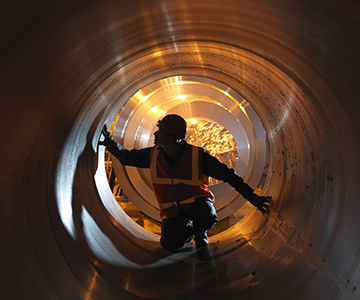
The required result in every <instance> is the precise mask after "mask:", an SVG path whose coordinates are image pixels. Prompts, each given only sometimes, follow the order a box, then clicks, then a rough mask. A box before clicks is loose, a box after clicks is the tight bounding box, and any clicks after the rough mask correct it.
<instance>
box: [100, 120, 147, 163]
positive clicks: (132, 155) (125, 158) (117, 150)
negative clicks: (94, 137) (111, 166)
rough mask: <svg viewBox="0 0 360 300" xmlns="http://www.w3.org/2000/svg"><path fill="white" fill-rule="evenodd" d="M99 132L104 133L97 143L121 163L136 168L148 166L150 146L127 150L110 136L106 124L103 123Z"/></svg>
mask: <svg viewBox="0 0 360 300" xmlns="http://www.w3.org/2000/svg"><path fill="white" fill-rule="evenodd" d="M101 133H102V134H103V135H104V137H105V139H104V141H99V145H103V146H105V147H106V149H107V150H108V151H109V152H110V153H111V154H112V155H113V156H115V157H116V158H117V160H118V161H120V163H121V164H122V165H125V166H132V167H138V168H150V153H151V149H152V147H149V148H144V149H140V150H137V149H133V150H127V149H125V148H124V147H123V146H121V145H120V144H119V143H118V142H116V141H115V139H114V138H113V137H112V135H111V133H110V132H109V131H108V129H107V126H106V124H105V125H104V127H103V129H102V131H101Z"/></svg>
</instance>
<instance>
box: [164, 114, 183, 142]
mask: <svg viewBox="0 0 360 300" xmlns="http://www.w3.org/2000/svg"><path fill="white" fill-rule="evenodd" d="M158 126H159V128H161V129H162V130H164V131H165V132H166V133H170V134H172V135H174V136H175V137H176V138H178V139H184V138H185V137H186V132H187V124H186V121H185V120H184V119H183V118H182V117H180V116H179V115H167V116H165V117H164V118H163V119H162V120H159V122H158Z"/></svg>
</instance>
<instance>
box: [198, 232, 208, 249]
mask: <svg viewBox="0 0 360 300" xmlns="http://www.w3.org/2000/svg"><path fill="white" fill-rule="evenodd" d="M208 244H209V239H208V236H207V234H206V233H205V234H203V235H202V236H201V237H200V238H198V237H196V236H195V245H196V248H197V249H199V248H202V247H204V246H207V245H208Z"/></svg>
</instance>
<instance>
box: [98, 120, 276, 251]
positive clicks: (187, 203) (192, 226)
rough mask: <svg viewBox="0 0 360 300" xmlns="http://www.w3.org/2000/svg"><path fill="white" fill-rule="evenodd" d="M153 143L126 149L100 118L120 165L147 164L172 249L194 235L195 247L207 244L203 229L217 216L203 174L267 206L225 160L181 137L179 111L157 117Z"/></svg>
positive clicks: (264, 209) (182, 128) (163, 238)
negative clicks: (225, 183)
mask: <svg viewBox="0 0 360 300" xmlns="http://www.w3.org/2000/svg"><path fill="white" fill-rule="evenodd" d="M157 126H158V130H157V131H156V132H155V133H154V135H155V139H154V143H155V146H153V147H149V148H143V149H140V150H137V149H133V150H127V149H125V148H124V147H122V146H121V145H120V144H119V143H117V142H116V141H115V139H114V138H113V137H112V136H111V134H110V132H109V131H108V129H107V126H106V124H105V125H104V127H103V129H102V134H103V135H104V137H105V140H104V141H101V142H99V144H101V145H104V146H106V148H107V150H108V151H109V152H110V153H111V154H112V155H114V156H115V157H116V158H117V159H118V160H119V161H120V163H121V164H122V165H126V166H134V167H138V168H148V169H150V173H151V182H152V187H153V190H154V193H155V196H156V199H157V201H158V204H159V207H160V216H161V219H162V226H161V238H160V244H161V245H162V246H163V247H164V248H165V249H167V250H170V251H174V250H176V249H178V248H180V247H182V246H183V245H184V244H185V243H186V242H190V241H191V240H192V238H193V237H194V236H195V238H194V240H195V245H196V248H201V247H204V246H206V245H208V236H207V231H208V230H209V229H211V228H212V227H213V226H214V225H215V223H216V222H217V221H218V218H217V215H216V210H215V208H214V205H213V203H214V201H215V198H214V195H213V194H212V193H211V191H210V190H209V189H207V185H208V182H209V176H211V177H214V178H215V179H218V180H223V181H224V182H227V183H228V184H230V185H231V186H232V187H234V188H235V189H236V191H238V192H239V193H240V194H241V195H242V196H243V197H244V198H246V199H247V200H249V201H250V203H251V204H253V205H254V206H256V207H257V208H258V209H259V210H260V211H261V212H267V211H268V209H269V205H268V203H269V202H270V201H271V197H263V196H258V195H256V194H254V191H253V189H252V188H251V187H250V186H249V185H247V184H246V183H245V182H244V181H243V179H242V178H241V177H240V176H239V175H237V174H236V173H235V171H234V170H233V169H229V168H228V167H227V166H226V165H225V164H223V163H220V161H219V160H218V159H217V158H215V157H213V156H211V155H210V154H209V153H207V152H206V151H205V150H204V149H203V148H200V147H196V146H192V145H190V144H188V143H187V142H186V141H185V138H186V132H187V124H186V121H185V120H184V119H183V118H182V117H181V116H179V115H174V114H172V115H167V116H165V117H164V118H163V119H162V120H159V121H158V124H157Z"/></svg>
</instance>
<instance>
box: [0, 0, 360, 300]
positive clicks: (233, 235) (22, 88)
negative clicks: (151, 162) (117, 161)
mask: <svg viewBox="0 0 360 300" xmlns="http://www.w3.org/2000/svg"><path fill="white" fill-rule="evenodd" d="M2 6H3V7H2V9H1V20H2V21H1V22H2V23H1V44H0V45H1V50H0V66H1V77H0V94H1V98H0V99H1V103H2V109H1V117H0V122H1V125H2V126H1V136H2V139H3V141H4V145H3V147H2V150H1V156H0V157H1V158H0V159H1V182H0V187H1V206H0V208H1V210H0V211H1V213H0V214H1V215H0V222H1V228H2V229H1V231H2V233H1V240H0V242H1V245H2V247H1V255H2V259H1V265H0V267H1V270H2V272H1V284H0V295H1V297H2V298H4V299H23V298H27V299H117V298H119V297H120V298H124V299H142V298H172V299H191V298H195V297H207V298H210V299H221V298H225V299H231V298H235V297H243V298H244V299H250V298H251V299H264V298H265V299H315V298H316V299H358V298H359V293H360V286H359V283H360V257H359V250H360V242H359V239H358V232H359V231H360V221H359V218H358V216H359V214H360V204H359V201H358V193H357V190H358V189H357V187H358V182H357V181H358V178H359V171H358V170H359V157H358V154H359V153H360V145H359V136H360V131H359V127H360V126H359V125H360V124H359V118H358V113H359V103H358V101H357V99H358V95H359V93H360V88H359V85H358V76H357V72H358V70H359V67H360V62H359V59H358V53H359V52H360V41H359V39H357V38H356V37H357V34H358V32H359V29H360V20H359V15H360V7H359V3H358V2H356V1H345V2H344V1H343V2H341V3H337V2H334V1H317V2H314V1H302V2H301V3H300V2H298V1H277V2H272V3H269V2H268V1H259V0H258V1H245V0H244V1H239V2H235V1H226V0H225V1H221V2H219V1H197V2H196V3H193V2H191V1H181V2H179V1H170V0H169V1H153V2H151V1H133V2H128V1H90V2H89V1H74V2H68V1H58V2H51V3H50V2H48V1H29V2H27V3H16V2H11V3H10V2H9V3H6V4H5V3H4V4H2ZM178 75H191V76H193V75H200V76H204V77H207V78H210V79H213V80H217V81H219V82H223V83H225V84H226V85H228V86H230V87H231V88H232V89H234V90H235V91H237V92H238V93H239V94H241V95H242V96H243V97H244V98H245V99H247V100H248V101H249V103H250V104H251V105H252V107H253V108H254V110H255V111H256V113H257V115H258V116H259V117H260V119H261V121H262V124H263V126H264V129H265V131H266V133H267V138H268V140H269V144H270V166H269V176H268V179H267V182H266V186H265V189H264V193H265V194H269V195H273V198H274V203H273V204H272V207H271V212H270V214H269V215H262V214H261V213H259V212H257V211H255V210H252V211H251V212H249V213H248V214H247V215H246V216H245V218H244V219H242V220H241V221H240V222H239V223H238V224H236V225H235V226H233V227H232V228H230V229H229V230H227V231H225V232H222V233H220V234H218V235H215V236H214V237H212V238H211V239H210V245H211V247H210V250H211V251H210V253H209V256H208V257H207V259H206V260H204V259H201V258H200V257H199V256H198V253H197V252H196V251H195V250H194V249H193V248H192V247H188V248H185V249H184V251H181V252H179V253H176V254H172V253H168V252H166V251H165V250H163V249H162V248H160V247H159V245H158V238H157V237H156V236H154V235H153V234H151V233H149V232H147V231H146V230H144V229H143V228H141V227H139V226H137V225H136V224H135V223H134V222H132V221H131V220H130V218H128V217H127V216H126V214H125V213H124V212H123V211H122V210H121V209H120V207H118V206H117V204H116V201H115V200H114V198H113V197H112V196H111V192H110V190H109V188H108V186H107V182H106V177H105V171H104V166H103V162H102V158H103V152H102V151H103V150H102V149H100V148H98V147H97V145H96V144H97V140H98V139H99V137H100V128H101V127H102V125H103V123H104V122H105V121H106V120H107V121H108V122H109V121H111V120H112V119H113V118H114V117H115V115H116V113H117V111H118V110H119V108H120V107H121V106H122V105H123V104H124V103H125V102H126V101H127V100H128V99H129V98H130V97H131V96H132V95H133V94H134V93H136V92H137V91H138V90H139V89H141V88H142V87H144V86H146V85H147V84H149V83H151V82H154V81H156V80H159V79H161V78H166V77H169V76H178ZM97 160H99V165H97V163H96V161H97ZM95 170H96V172H95ZM94 174H95V175H94ZM69 187H70V188H69ZM74 199H75V200H76V199H78V200H79V199H80V201H73V200H74ZM73 204H76V205H73ZM74 229H76V230H74ZM79 229H81V230H79Z"/></svg>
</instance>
